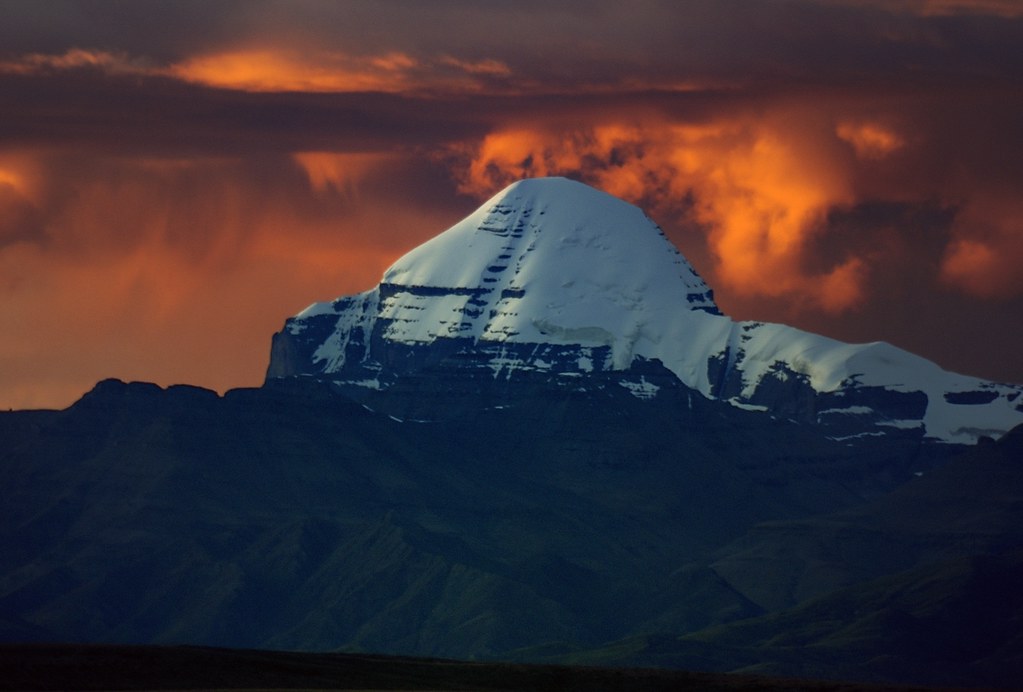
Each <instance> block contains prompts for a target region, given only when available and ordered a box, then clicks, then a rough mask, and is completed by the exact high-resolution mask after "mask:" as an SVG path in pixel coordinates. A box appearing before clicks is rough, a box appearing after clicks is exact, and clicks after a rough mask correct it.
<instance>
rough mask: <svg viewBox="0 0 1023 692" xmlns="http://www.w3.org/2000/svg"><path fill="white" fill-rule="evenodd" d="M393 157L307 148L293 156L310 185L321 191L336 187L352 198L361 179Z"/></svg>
mask: <svg viewBox="0 0 1023 692" xmlns="http://www.w3.org/2000/svg"><path fill="white" fill-rule="evenodd" d="M388 158H390V157H388V156H386V155H381V154H348V153H345V154H339V153H334V152H326V151H307V152H299V153H296V154H292V159H294V161H295V163H297V164H298V165H299V166H300V167H301V168H302V170H303V171H304V172H305V174H306V177H307V178H308V179H309V184H310V185H311V186H312V188H313V190H315V191H316V192H317V193H320V194H324V193H326V192H328V191H329V190H331V189H333V190H334V191H335V192H336V193H338V194H340V195H343V196H346V197H351V196H352V195H353V194H355V192H356V188H357V184H358V182H359V181H360V180H361V179H362V178H364V177H365V175H366V173H367V172H368V171H370V170H371V169H373V168H374V167H375V166H377V165H379V164H380V163H381V162H382V161H384V160H386V159H388Z"/></svg>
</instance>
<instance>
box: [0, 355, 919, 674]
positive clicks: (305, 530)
mask: <svg viewBox="0 0 1023 692" xmlns="http://www.w3.org/2000/svg"><path fill="white" fill-rule="evenodd" d="M608 377H611V375H608ZM688 394H689V393H688V392H687V391H685V390H679V391H678V392H677V393H676V395H675V396H677V397H680V398H683V397H687V396H688ZM667 396H668V394H667V393H665V392H661V393H660V394H659V397H660V400H640V399H637V398H635V397H634V396H632V394H631V393H630V392H629V390H628V389H626V388H624V387H621V386H617V385H615V386H608V387H606V388H604V389H600V390H596V391H594V392H588V393H578V392H569V391H565V390H561V389H557V388H551V387H547V386H545V385H544V384H543V383H542V382H540V383H536V384H535V385H534V386H533V388H529V389H523V390H522V391H521V394H520V396H519V397H518V398H514V397H513V398H511V399H505V400H504V401H505V404H504V406H505V407H504V408H491V409H485V408H476V409H475V410H474V411H469V412H468V413H466V414H465V415H463V416H461V417H460V418H459V419H458V420H451V421H442V422H435V423H417V422H412V421H407V422H401V421H398V420H395V419H394V418H393V417H391V416H389V415H385V414H382V413H374V412H371V411H369V410H367V409H366V407H364V406H363V405H361V404H358V403H355V402H353V401H351V400H349V399H347V398H345V397H343V396H341V395H339V394H337V393H335V392H334V391H332V390H331V389H330V388H329V387H327V386H325V385H322V384H319V383H315V382H308V381H284V382H281V383H278V385H277V386H276V387H272V388H263V389H258V390H236V391H232V392H229V393H228V395H226V396H224V397H217V396H216V395H215V394H214V393H212V392H208V391H205V390H200V389H197V388H188V387H173V388H170V389H168V390H161V389H160V388H158V387H156V386H154V385H145V384H139V383H133V384H127V385H126V384H124V383H120V382H116V381H108V382H103V383H101V384H100V385H98V386H97V388H96V389H95V390H94V391H93V392H90V393H89V394H88V395H87V396H85V397H83V399H82V400H81V401H80V402H78V403H77V404H75V405H74V406H73V407H71V408H70V409H68V410H67V411H61V412H49V413H46V414H44V413H42V412H40V413H38V414H37V415H33V416H29V417H25V416H19V415H18V414H5V413H0V427H2V428H4V429H9V430H18V431H20V432H17V434H13V435H12V437H11V438H10V439H12V440H14V442H13V443H12V444H9V445H4V446H3V447H2V448H0V470H2V473H3V474H4V478H5V489H6V491H7V493H8V495H7V497H8V499H7V501H5V503H3V506H2V507H0V633H2V634H0V637H2V638H5V639H9V640H10V639H12V640H23V639H25V638H34V639H57V640H64V641H120V642H134V643H171V642H188V643H193V644H207V645H221V646H244V647H277V648H301V649H314V650H326V649H336V648H339V647H348V648H359V649H363V650H370V651H377V652H390V653H410V654H419V655H443V656H453V657H472V656H475V657H487V656H490V657H494V656H501V655H507V654H508V653H509V652H512V651H514V650H517V649H520V648H522V647H526V646H533V645H536V644H540V643H547V644H549V645H551V646H557V645H559V642H571V643H572V645H573V646H579V645H586V646H595V645H597V644H600V643H602V642H605V641H608V640H613V639H616V638H620V637H623V636H627V635H629V634H631V633H633V632H635V631H636V630H637V629H638V630H642V629H644V628H647V627H653V626H654V625H653V624H650V623H658V626H660V627H669V628H671V629H675V630H679V631H693V630H695V629H699V628H701V627H704V626H706V625H709V624H713V623H717V622H726V621H729V620H733V619H735V618H740V617H746V616H750V615H754V614H757V613H759V612H762V609H761V608H759V607H758V606H756V605H754V604H753V603H752V602H750V601H749V599H747V598H745V597H743V596H742V595H741V594H739V593H738V592H736V591H735V590H734V589H733V588H731V587H729V586H728V585H727V584H726V583H724V582H723V581H722V580H721V579H720V578H717V577H715V576H714V575H713V574H712V573H711V572H709V571H707V570H706V569H705V568H704V567H702V566H701V565H702V564H705V563H706V561H707V559H708V558H709V557H710V556H711V554H712V552H713V551H714V549H716V548H717V547H718V546H720V545H722V544H725V543H728V542H729V541H731V540H734V539H737V538H738V537H740V536H742V535H743V533H744V532H746V531H747V530H748V529H749V528H750V527H751V526H753V525H755V524H757V523H759V522H762V521H766V520H770V519H795V518H798V517H804V516H809V515H812V514H817V513H820V512H822V511H824V510H825V509H826V508H830V507H851V506H854V505H855V504H857V503H859V502H861V501H862V499H861V498H862V496H863V495H865V494H872V493H876V492H878V491H879V490H881V489H883V488H890V487H892V486H893V484H894V483H895V482H896V481H894V480H893V479H892V470H893V468H894V469H898V468H902V469H903V473H904V474H905V475H907V476H908V475H909V473H910V472H909V469H910V468H913V465H914V464H915V463H916V456H917V454H918V451H919V450H917V449H916V448H915V447H914V446H907V447H905V448H903V449H902V450H901V451H898V450H892V449H888V450H887V453H888V454H889V457H882V456H881V455H879V454H878V451H879V450H878V448H876V447H875V448H871V447H864V448H862V449H854V448H850V447H848V446H847V445H845V444H839V443H835V442H832V441H829V440H827V439H826V438H824V437H822V436H819V435H815V434H813V433H812V431H808V430H806V429H804V428H803V427H801V426H797V425H794V424H783V423H778V422H775V421H771V420H770V419H767V418H766V417H764V416H760V415H757V414H754V413H750V412H745V411H741V410H737V409H734V408H732V407H730V406H728V405H726V404H723V403H720V402H713V401H706V400H696V401H695V402H694V406H693V408H692V411H691V413H690V414H689V416H688V417H687V418H683V417H680V416H679V415H677V411H678V409H679V408H680V402H679V401H675V402H674V404H673V405H668V403H669V402H668V401H667V400H665V399H664V397H667ZM524 431H528V432H525V433H524ZM694 594H699V597H694Z"/></svg>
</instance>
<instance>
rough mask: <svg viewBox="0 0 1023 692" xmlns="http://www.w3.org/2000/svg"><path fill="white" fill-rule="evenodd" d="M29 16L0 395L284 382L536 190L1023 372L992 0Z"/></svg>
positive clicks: (726, 279)
mask: <svg viewBox="0 0 1023 692" xmlns="http://www.w3.org/2000/svg"><path fill="white" fill-rule="evenodd" d="M550 5H551V4H550V3H539V2H524V3H517V4H515V5H514V6H506V5H501V6H498V5H490V4H480V3H468V4H466V3H461V2H454V1H452V2H439V3H429V4H424V3H418V2H407V3H406V2H400V1H395V2H389V3H377V2H372V3H371V2H346V3H318V2H300V3H295V2H239V3H233V2H224V3H216V4H210V3H187V2H185V3H182V2H167V3H163V2H152V3H131V2H126V3H118V2H102V3H91V2H74V3H70V2H69V3H60V2H55V3H45V6H44V5H42V4H39V3H28V2H26V3H19V2H10V3H7V4H6V5H5V13H6V15H7V16H6V17H5V19H6V20H7V21H5V22H4V24H3V26H0V45H3V46H5V51H4V52H3V53H0V89H2V91H3V93H4V94H5V99H4V104H3V105H2V106H0V123H2V125H3V127H2V128H0V295H2V300H0V319H2V320H3V321H4V323H5V324H7V325H10V327H9V328H8V329H6V330H5V331H4V332H3V335H2V336H0V392H2V394H3V395H2V396H0V405H3V406H14V407H25V406H63V405H66V404H68V403H70V402H71V401H72V400H74V398H76V397H77V396H78V395H80V394H81V393H82V391H84V390H85V389H87V388H88V387H90V386H91V385H92V384H93V383H94V382H95V381H96V380H98V379H100V378H103V377H108V376H117V377H123V378H129V379H130V378H135V379H147V380H155V381H158V382H162V383H164V384H169V383H172V382H190V383H195V384H201V385H206V386H211V387H214V388H218V389H224V388H227V387H231V386H240V385H254V384H258V382H259V381H260V380H261V377H262V372H263V368H264V367H265V363H266V357H267V344H268V342H269V335H270V334H271V333H272V332H273V331H274V330H276V329H278V328H279V327H280V324H281V323H282V322H283V319H284V318H285V317H286V316H287V315H289V314H293V313H294V312H297V311H298V310H300V309H302V308H303V307H304V306H305V305H306V304H308V303H309V302H312V301H314V300H323V299H327V298H331V297H334V296H336V295H338V294H341V293H345V292H354V291H358V290H363V289H365V288H368V287H369V286H371V285H372V284H373V283H375V282H376V281H377V280H378V278H379V275H380V273H381V272H382V270H383V269H384V268H385V267H386V266H387V265H388V264H389V263H390V262H391V261H393V260H394V259H396V258H397V257H398V256H399V255H400V254H402V253H403V252H405V251H407V250H408V249H411V247H413V246H414V245H416V244H418V243H419V242H421V241H423V240H425V239H426V238H428V237H430V236H431V235H433V234H435V233H437V232H440V231H441V230H443V229H444V228H446V227H447V226H448V225H450V224H451V223H453V222H454V221H456V220H458V219H459V218H460V217H461V216H463V215H465V214H466V213H468V212H469V211H471V210H472V209H473V208H474V206H475V205H476V204H477V203H478V202H479V201H480V200H481V199H482V198H484V197H485V196H488V195H489V194H491V193H493V192H494V191H495V190H496V189H498V188H500V187H501V186H503V185H504V184H506V183H508V182H510V181H511V180H514V179H516V178H519V177H522V176H536V175H568V176H571V177H574V178H577V179H580V180H583V181H585V182H588V183H590V184H593V185H595V186H597V187H600V188H602V189H604V190H606V191H608V192H610V193H612V194H615V195H619V196H621V197H623V198H625V199H628V200H630V201H633V202H635V203H637V204H640V205H641V206H642V207H643V208H644V209H646V210H647V211H648V213H650V214H651V215H652V216H653V217H654V218H655V219H656V220H657V221H658V222H659V223H660V224H661V225H662V226H663V227H664V228H665V231H666V232H667V233H668V235H669V236H670V237H671V238H672V239H673V240H674V241H675V242H676V244H678V245H679V246H680V248H681V249H682V250H683V252H684V253H685V254H686V255H687V257H689V258H690V260H691V261H692V262H693V263H694V264H695V265H696V266H697V268H698V269H699V270H700V271H701V273H703V274H704V276H705V277H706V278H707V279H708V281H709V282H710V283H711V284H712V285H713V286H714V287H715V288H716V290H717V292H718V296H719V300H720V302H721V303H722V305H723V306H724V307H725V309H726V310H727V311H729V312H730V313H731V314H733V315H735V316H737V317H741V318H757V319H765V320H780V321H787V322H789V323H794V324H796V325H797V326H801V327H804V328H808V329H813V330H816V331H822V332H824V333H827V334H830V335H832V336H835V337H837V338H843V339H850V340H857V341H859V340H873V339H885V340H888V341H892V342H894V343H896V344H897V345H900V346H903V347H906V348H909V349H911V350H915V351H918V352H921V353H922V354H923V355H925V356H928V357H930V358H932V359H935V360H937V361H938V362H939V363H940V364H942V365H943V366H945V367H947V368H950V369H957V370H960V371H966V372H971V373H974V374H979V375H982V376H987V377H992V378H996V379H1004V380H1014V381H1023V365H1020V362H1019V359H1018V356H1017V355H1016V354H1018V351H1019V348H1020V343H1021V341H1023V325H1021V323H1020V320H1019V318H1018V316H1019V314H1023V271H1020V269H1019V267H1020V266H1023V204H1021V202H1020V196H1019V191H1020V189H1023V187H1021V186H1023V156H1020V154H1021V152H1023V94H1021V92H1020V91H1019V89H1018V84H1020V83H1023V54H1020V52H1019V50H1018V46H1019V45H1020V44H1021V41H1023V12H1021V11H1019V5H1018V3H1014V2H999V1H998V0H989V1H981V2H967V1H965V0H962V1H959V0H934V1H931V2H927V1H925V0H916V1H914V0H905V1H898V0H859V1H857V0H848V1H847V2H837V3H836V2H815V1H812V0H793V1H791V2H785V3H770V4H768V3H747V2H733V1H730V0H715V1H714V2H710V1H709V0H708V1H707V2H699V1H698V2H692V3H685V4H679V3H672V2H654V1H652V0H650V1H647V2H641V3H638V4H630V5H629V6H628V7H623V6H621V5H620V4H616V3H592V2H585V3H583V2H580V3H572V2H569V3H558V4H557V5H556V6H550Z"/></svg>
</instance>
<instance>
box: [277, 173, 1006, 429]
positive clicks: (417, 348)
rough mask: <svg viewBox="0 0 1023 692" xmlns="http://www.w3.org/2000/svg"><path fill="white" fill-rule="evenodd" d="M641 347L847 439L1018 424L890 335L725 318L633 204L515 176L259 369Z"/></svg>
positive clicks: (706, 389) (603, 357)
mask: <svg viewBox="0 0 1023 692" xmlns="http://www.w3.org/2000/svg"><path fill="white" fill-rule="evenodd" d="M638 360H648V361H657V362H659V363H661V364H663V366H664V367H665V368H667V370H668V371H670V372H671V373H673V375H674V376H675V377H676V378H677V379H678V380H679V381H680V382H682V383H683V384H685V385H686V386H687V387H690V388H692V389H695V390H696V391H698V392H700V393H701V394H703V395H704V396H708V397H712V398H716V399H722V400H726V401H729V402H731V403H733V404H734V405H736V406H746V407H750V406H752V407H755V408H756V409H758V410H762V411H766V412H769V413H771V414H772V415H775V416H777V417H783V418H792V419H796V420H800V421H803V422H806V423H812V424H815V425H820V426H823V427H824V428H825V429H827V430H829V431H830V434H831V435H832V436H834V437H840V438H849V437H852V436H855V435H886V436H890V437H910V438H914V439H921V438H924V437H927V438H934V439H938V440H942V441H945V442H956V443H972V442H975V441H976V440H977V439H978V438H979V437H980V436H983V435H994V436H997V435H999V434H1001V433H1004V432H1005V431H1006V430H1008V429H1009V428H1011V427H1012V426H1013V425H1016V424H1018V423H1020V422H1023V399H1021V398H1020V397H1021V394H1023V387H1019V386H1013V385H999V384H994V383H990V382H985V381H982V380H978V379H975V378H970V377H965V376H961V375H956V374H953V373H948V372H945V371H943V370H941V369H940V368H939V367H938V366H937V365H935V364H933V363H931V362H929V361H927V360H924V359H922V358H919V357H917V356H914V355H912V354H910V353H907V352H905V351H902V350H900V349H898V348H895V347H893V346H891V345H889V344H885V343H872V344H863V345H851V344H844V343H841V342H838V341H834V340H832V339H828V338H825V337H822V336H818V335H814V334H810V333H807V332H803V331H800V330H797V329H793V328H791V327H787V326H784V325H779V324H765V323H761V322H734V321H732V320H731V319H729V318H728V317H726V316H723V315H721V314H720V311H719V310H718V309H717V306H716V305H715V304H714V301H713V295H712V292H711V291H710V289H709V288H708V287H707V285H706V284H705V283H704V282H703V280H702V279H701V278H700V277H699V276H698V275H697V274H696V272H695V271H694V270H693V268H692V267H691V266H690V265H689V263H688V262H687V261H686V260H685V258H684V257H682V255H681V254H679V252H678V251H677V250H676V249H675V248H674V247H673V246H672V245H671V243H670V242H669V241H668V240H667V238H665V237H664V235H663V233H661V232H660V229H658V228H657V226H656V225H655V224H654V223H653V222H652V221H650V220H649V219H648V218H647V217H646V216H644V215H643V213H642V212H641V211H640V210H639V209H637V208H636V207H633V206H632V205H629V204H626V203H625V202H622V201H621V200H618V199H615V198H613V197H611V196H609V195H606V194H604V193H601V192H599V191H597V190H594V189H592V188H589V187H587V186H585V185H582V184H580V183H576V182H573V181H569V180H565V179H558V178H548V179H532V180H523V181H520V182H518V183H515V184H513V185H511V186H509V187H508V188H506V189H505V190H503V191H502V192H500V193H498V194H497V195H495V196H494V197H493V198H492V199H490V200H489V201H488V202H486V203H485V204H484V205H483V206H481V207H480V208H479V209H478V210H477V211H475V212H474V213H473V214H470V215H469V216H468V217H466V218H465V219H464V220H463V221H461V222H459V223H458V224H455V225H454V226H453V227H452V228H450V229H448V230H447V231H445V232H444V233H442V234H440V235H438V236H437V237H435V238H433V239H432V240H430V241H428V242H426V243H424V244H423V245H421V246H420V247H418V248H416V249H414V250H412V251H411V252H409V253H408V254H407V255H405V256H404V257H402V258H401V259H399V260H398V261H397V262H396V263H395V264H394V265H393V266H392V267H391V268H389V269H388V270H387V271H386V272H385V273H384V276H383V279H382V281H381V283H380V285H379V286H377V287H376V288H374V289H372V290H370V291H367V292H365V293H362V294H359V295H356V296H350V297H343V298H339V299H337V300H335V301H333V302H329V303H316V304H314V305H311V306H310V307H308V308H307V309H306V310H304V311H303V312H301V313H299V314H298V315H296V316H295V317H293V318H291V319H289V320H288V321H287V323H286V325H285V328H284V329H283V330H282V331H281V332H280V333H278V334H276V335H275V336H274V340H273V345H272V348H271V361H270V366H269V368H268V371H267V378H268V380H272V379H276V378H281V377H290V376H302V375H304V376H312V377H316V378H320V379H324V380H328V381H332V382H334V383H336V384H337V385H338V386H341V387H343V388H345V389H346V390H348V391H349V392H350V394H351V395H352V396H359V392H358V390H360V389H361V390H367V389H371V390H379V389H386V388H388V387H390V386H393V385H394V383H395V382H396V381H398V380H399V379H400V378H402V377H406V376H409V375H416V374H417V373H421V372H429V371H430V370H431V369H434V368H442V369H445V370H446V371H447V372H448V374H449V375H450V374H451V371H452V370H454V369H457V370H460V371H461V372H463V373H471V374H472V375H473V376H474V377H476V378H477V379H483V378H488V377H489V378H491V379H509V378H513V377H516V376H518V375H519V374H521V373H523V372H529V373H543V374H547V375H549V376H551V377H552V378H556V379H558V380H559V381H561V382H562V383H563V384H564V385H565V386H568V387H571V386H576V384H577V383H576V380H575V378H578V377H580V376H584V375H586V374H589V373H592V372H604V371H622V370H625V369H627V368H629V367H630V366H631V365H632V364H633V363H635V362H636V361H638ZM634 391H635V393H636V395H637V396H645V395H647V394H648V393H649V392H650V391H652V390H651V388H650V386H648V385H645V384H643V383H637V387H636V388H635V390H634ZM366 396H369V395H366Z"/></svg>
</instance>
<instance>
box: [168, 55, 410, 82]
mask: <svg viewBox="0 0 1023 692" xmlns="http://www.w3.org/2000/svg"><path fill="white" fill-rule="evenodd" d="M415 65H416V63H415V61H414V60H412V58H410V57H408V56H407V55H403V54H391V55H387V56H375V57H367V58H353V57H350V56H347V55H343V54H340V53H330V54H326V53H320V54H315V55H312V56H308V55H305V54H299V53H291V52H283V51H273V50H242V51H235V52H225V53H215V54H210V55H202V56H197V57H193V58H189V59H187V60H184V61H182V62H180V63H177V64H175V65H173V66H171V67H170V68H169V69H168V70H167V72H168V74H170V75H172V76H175V77H177V78H179V79H182V80H184V81H187V82H197V83H200V84H205V85H207V86H213V87H220V88H225V89H240V90H243V91H324V92H330V91H382V92H398V91H403V90H406V89H408V88H409V86H410V81H409V75H408V72H409V70H411V69H412V68H414V67H415Z"/></svg>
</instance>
